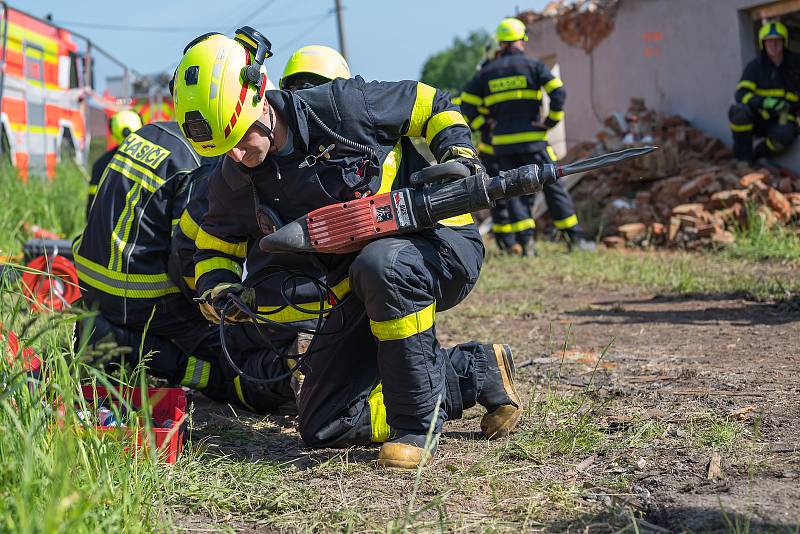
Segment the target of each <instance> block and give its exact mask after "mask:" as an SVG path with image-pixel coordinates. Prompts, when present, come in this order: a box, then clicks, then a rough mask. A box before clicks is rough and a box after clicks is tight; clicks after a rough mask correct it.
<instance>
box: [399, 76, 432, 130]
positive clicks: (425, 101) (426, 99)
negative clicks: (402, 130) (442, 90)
mask: <svg viewBox="0 0 800 534" xmlns="http://www.w3.org/2000/svg"><path fill="white" fill-rule="evenodd" d="M435 95H436V89H434V88H433V87H431V86H430V85H426V84H424V83H422V82H417V98H416V99H415V100H414V107H413V109H412V110H411V117H410V118H409V124H408V132H406V135H408V136H410V137H419V136H421V135H422V131H423V130H424V129H425V124H426V123H427V122H428V119H429V118H430V117H431V113H432V112H433V97H434V96H435Z"/></svg>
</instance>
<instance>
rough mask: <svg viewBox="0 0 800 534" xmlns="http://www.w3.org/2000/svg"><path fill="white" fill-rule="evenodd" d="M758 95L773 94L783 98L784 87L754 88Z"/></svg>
mask: <svg viewBox="0 0 800 534" xmlns="http://www.w3.org/2000/svg"><path fill="white" fill-rule="evenodd" d="M756 94H757V95H758V96H774V97H776V98H783V97H784V96H786V91H785V90H784V89H756Z"/></svg>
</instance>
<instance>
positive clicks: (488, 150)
mask: <svg viewBox="0 0 800 534" xmlns="http://www.w3.org/2000/svg"><path fill="white" fill-rule="evenodd" d="M478 152H482V153H484V154H488V155H490V156H494V147H493V146H492V145H490V144H488V143H483V142H480V143H478Z"/></svg>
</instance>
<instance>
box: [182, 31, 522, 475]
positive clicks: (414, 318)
mask: <svg viewBox="0 0 800 534" xmlns="http://www.w3.org/2000/svg"><path fill="white" fill-rule="evenodd" d="M269 48H270V45H269V42H268V41H267V40H266V39H265V38H264V37H263V36H262V35H261V34H260V33H258V32H256V31H255V30H252V29H251V28H247V27H245V28H242V29H240V30H238V31H237V34H236V38H235V39H231V38H228V37H226V36H224V35H221V34H211V35H204V36H201V37H199V38H198V39H195V40H194V41H193V42H191V43H190V44H189V46H187V48H186V50H185V53H184V56H183V58H182V60H181V62H180V65H179V66H178V69H177V71H176V73H175V77H174V99H175V110H176V115H177V118H178V121H179V123H180V124H181V127H182V130H183V132H184V133H185V134H186V136H187V138H189V139H190V140H191V142H192V144H193V145H194V147H195V148H196V150H197V151H198V152H199V153H200V154H203V155H207V156H215V155H222V154H227V157H225V158H224V161H223V164H222V165H221V166H220V167H218V168H217V169H216V171H215V172H214V174H213V175H212V176H211V177H210V181H209V207H208V212H207V213H206V214H205V216H204V217H203V221H202V224H201V226H200V232H201V233H202V235H203V240H200V239H198V241H197V243H198V248H199V250H198V254H197V260H198V261H197V264H198V265H200V262H203V261H210V262H214V264H215V265H216V268H215V269H212V270H206V271H204V272H202V273H200V275H199V276H197V277H196V284H197V291H198V293H200V294H201V295H202V296H203V298H204V299H205V300H206V302H207V304H206V305H207V306H210V307H213V308H215V309H216V310H220V309H222V308H223V306H224V305H225V304H226V303H228V304H229V303H230V298H231V297H232V296H235V297H237V298H238V300H239V301H240V302H243V303H250V302H252V300H253V298H254V297H253V291H252V289H251V288H248V287H247V286H245V285H243V284H242V280H241V271H240V269H241V258H240V257H238V256H237V255H236V254H231V251H235V250H237V247H239V246H240V244H241V243H244V242H247V241H250V240H252V239H258V238H260V237H262V236H263V235H264V233H265V231H269V229H268V228H260V227H259V224H258V222H259V219H258V218H257V217H256V215H255V214H256V210H257V209H258V211H259V213H263V212H264V209H265V208H269V209H270V210H271V211H272V212H274V213H275V214H276V216H278V217H280V219H282V220H284V221H292V220H294V219H296V218H297V217H300V216H302V215H304V214H306V213H308V212H310V211H312V210H314V209H316V208H319V207H322V206H326V205H330V204H334V203H336V202H338V201H345V200H348V199H353V198H358V197H362V196H364V195H371V194H375V193H377V192H384V191H389V190H393V189H396V188H398V187H403V186H405V185H407V184H408V179H409V176H410V173H411V172H413V171H415V170H418V169H419V168H420V166H422V165H424V163H423V162H421V161H420V158H416V157H408V158H406V157H398V154H397V152H395V151H394V150H395V148H396V146H397V144H398V141H400V139H401V138H403V137H406V136H423V137H425V138H426V140H427V142H428V144H429V146H430V148H431V151H432V152H433V154H434V155H436V157H437V160H438V161H440V162H444V161H449V160H459V161H462V162H463V163H465V164H466V165H469V166H470V167H471V168H472V169H473V170H474V171H477V170H479V169H480V163H479V162H478V161H477V158H476V154H475V150H474V148H473V147H472V145H471V142H470V132H469V128H468V127H467V126H466V124H465V123H464V120H463V118H462V117H461V114H460V113H459V112H458V111H457V110H456V108H455V107H454V106H452V105H451V104H450V101H449V97H448V96H447V94H446V93H443V92H440V91H438V90H436V89H434V88H432V87H430V86H427V85H425V84H422V83H417V82H411V81H405V82H396V83H388V82H371V83H367V82H365V81H364V80H363V79H361V78H360V77H356V78H352V79H347V80H343V79H337V80H334V81H333V82H331V83H328V84H324V85H321V86H319V87H315V88H310V89H302V90H299V91H296V92H294V93H290V92H287V91H266V87H265V81H266V79H267V77H266V68H265V66H264V65H263V60H264V59H265V58H266V57H268V56H269V55H270V52H269ZM331 145H333V146H331ZM401 146H402V145H401ZM403 156H405V154H403ZM411 156H413V155H411ZM201 245H202V246H201ZM301 261H305V262H307V263H308V264H309V265H312V266H314V267H317V266H322V267H324V269H325V271H326V277H327V280H328V283H329V284H331V285H334V286H335V285H336V284H339V283H341V284H345V285H346V286H347V287H348V289H349V293H348V294H347V296H345V298H343V299H341V300H340V301H339V302H337V306H336V308H335V309H333V310H332V311H331V313H330V314H329V315H328V317H327V319H326V321H325V323H324V325H323V326H322V328H321V330H320V331H318V332H316V336H315V338H314V340H313V341H312V347H313V350H310V351H308V352H307V353H306V354H305V356H304V357H303V359H302V364H301V365H302V370H303V371H304V372H305V373H306V378H305V382H304V384H303V388H302V390H301V392H300V398H299V421H300V425H299V431H300V435H301V436H302V438H303V440H304V441H305V442H306V443H307V444H308V445H310V446H315V447H325V446H349V445H357V444H366V443H370V442H373V443H380V442H385V443H384V444H383V445H382V447H381V450H380V452H379V455H378V463H379V464H380V465H383V466H388V467H399V468H415V467H417V466H418V465H421V464H425V463H427V461H428V459H429V455H427V454H426V453H425V449H424V445H425V441H426V433H427V432H428V431H429V429H430V428H431V427H432V430H433V436H434V439H433V447H434V448H435V445H436V443H437V441H438V436H439V434H440V432H441V429H442V424H443V423H444V421H445V420H446V419H455V418H458V417H460V416H461V413H462V410H464V409H466V408H469V407H470V406H472V405H474V404H475V403H476V402H479V403H480V404H482V405H483V406H485V407H486V409H487V414H486V415H485V416H484V418H483V420H482V425H481V426H482V430H483V432H484V434H485V435H486V436H488V437H498V436H503V435H506V434H508V433H509V432H510V431H511V430H512V429H513V428H514V427H515V426H516V424H517V422H518V421H519V418H520V416H521V414H522V406H521V402H520V400H519V396H518V395H517V392H516V390H515V389H514V382H513V378H514V372H513V363H512V359H511V351H510V349H509V348H508V347H507V346H505V345H485V344H480V343H465V344H462V345H458V346H456V347H453V348H450V349H443V348H442V347H440V346H439V343H438V341H437V340H436V334H435V321H436V313H437V312H439V311H443V310H446V309H449V308H452V307H453V306H455V305H456V304H458V303H459V302H460V301H461V300H463V298H464V297H465V296H466V295H467V294H468V293H469V291H470V290H471V289H472V287H473V286H474V284H475V282H476V281H477V278H478V274H479V272H480V267H481V264H482V261H483V245H482V243H481V239H480V235H479V234H478V231H477V228H476V227H475V225H474V223H472V222H471V218H467V217H458V218H455V220H450V221H445V224H440V225H438V226H437V227H436V228H435V229H432V230H426V231H422V232H420V233H418V234H414V235H409V236H403V237H391V238H384V239H379V240H377V241H374V242H372V243H369V244H368V245H366V246H365V247H364V248H363V249H361V250H360V251H358V252H353V253H347V254H306V255H304V256H303V258H302V260H301ZM230 310H234V313H233V315H232V318H236V314H237V312H238V311H239V310H238V309H237V308H236V307H232V308H230ZM378 384H380V385H381V387H380V388H378V387H377V386H378Z"/></svg>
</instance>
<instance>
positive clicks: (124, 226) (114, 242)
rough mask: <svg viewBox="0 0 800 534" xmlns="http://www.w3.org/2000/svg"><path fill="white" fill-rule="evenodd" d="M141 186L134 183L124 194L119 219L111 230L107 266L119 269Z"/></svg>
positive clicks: (139, 196)
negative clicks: (123, 202)
mask: <svg viewBox="0 0 800 534" xmlns="http://www.w3.org/2000/svg"><path fill="white" fill-rule="evenodd" d="M141 193H142V188H141V187H140V186H139V185H138V184H134V185H133V186H132V187H131V189H130V191H128V193H127V194H126V195H125V204H124V206H123V208H122V211H121V212H120V214H119V219H117V223H116V224H115V225H114V229H113V230H112V231H111V243H110V245H109V251H110V254H109V258H108V268H109V269H113V270H115V271H119V270H120V268H121V266H122V257H123V256H124V254H125V248H126V247H127V246H128V237H129V236H130V234H131V228H133V220H134V219H135V218H136V217H135V215H136V206H137V205H138V204H139V199H140V198H141Z"/></svg>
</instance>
